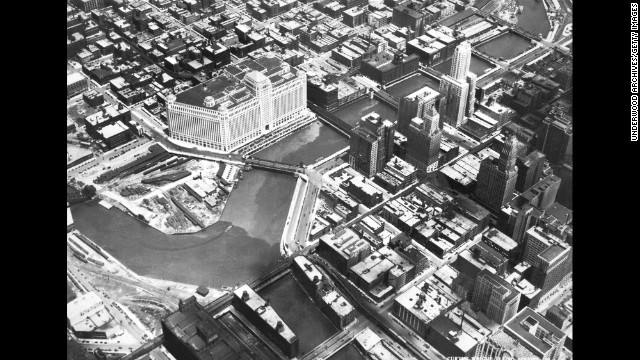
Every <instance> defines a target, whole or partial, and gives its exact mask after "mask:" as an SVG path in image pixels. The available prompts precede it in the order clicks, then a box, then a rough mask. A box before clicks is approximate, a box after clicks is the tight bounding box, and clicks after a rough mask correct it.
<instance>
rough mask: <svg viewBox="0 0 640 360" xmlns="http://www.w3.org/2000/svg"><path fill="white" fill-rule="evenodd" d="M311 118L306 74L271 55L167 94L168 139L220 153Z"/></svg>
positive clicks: (250, 60)
mask: <svg viewBox="0 0 640 360" xmlns="http://www.w3.org/2000/svg"><path fill="white" fill-rule="evenodd" d="M311 116H312V115H311V114H310V112H309V111H308V110H307V80H306V74H305V73H304V72H303V71H300V70H295V69H292V68H291V67H290V65H289V64H287V63H285V62H283V61H281V60H279V59H277V58H275V57H266V56H265V57H263V58H259V59H256V60H252V59H247V60H244V61H241V62H240V63H237V64H234V65H231V66H228V67H227V68H225V70H224V74H222V75H220V76H218V77H216V78H214V79H212V80H210V81H208V82H206V83H203V84H200V85H198V86H196V87H193V88H191V89H189V90H186V91H184V92H182V93H180V94H178V95H177V96H168V97H167V118H168V122H169V130H170V134H171V137H173V138H174V139H177V140H182V141H186V142H189V143H193V144H196V145H199V146H204V147H208V148H211V149H214V150H217V151H220V152H231V151H233V150H236V149H238V148H239V147H241V146H243V145H245V144H247V143H249V142H251V141H253V140H255V139H257V138H259V137H261V136H263V135H266V134H269V133H274V132H277V131H280V130H286V129H287V128H291V127H297V126H301V124H304V123H306V122H308V121H310V119H311Z"/></svg>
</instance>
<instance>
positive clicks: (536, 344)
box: [504, 307, 567, 360]
mask: <svg viewBox="0 0 640 360" xmlns="http://www.w3.org/2000/svg"><path fill="white" fill-rule="evenodd" d="M504 331H505V332H506V333H507V334H509V335H511V336H513V337H514V338H516V339H518V340H520V343H521V344H522V345H524V347H526V348H527V350H529V351H531V352H532V353H533V354H534V355H535V356H536V357H538V358H540V359H542V360H557V359H558V358H559V357H560V354H561V353H562V347H563V345H564V342H565V340H566V338H567V334H565V333H563V332H562V330H560V329H558V328H557V327H556V326H554V325H553V324H552V323H551V322H549V320H547V319H545V318H543V317H542V315H540V314H538V313H536V312H535V311H533V310H531V308H529V307H525V308H524V309H522V310H520V312H519V313H518V314H517V315H516V316H515V317H514V318H513V319H511V320H510V321H509V322H508V323H507V324H506V325H505V326H504Z"/></svg>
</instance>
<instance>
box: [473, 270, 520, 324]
mask: <svg viewBox="0 0 640 360" xmlns="http://www.w3.org/2000/svg"><path fill="white" fill-rule="evenodd" d="M472 301H473V303H474V304H475V305H477V306H478V307H480V310H482V311H483V312H484V313H485V314H486V315H487V317H488V318H489V319H491V320H493V321H495V322H497V323H498V324H500V325H502V324H504V323H505V322H507V321H508V320H509V319H511V318H512V317H513V316H514V315H515V314H516V312H517V311H518V304H519V303H520V293H519V292H518V291H517V290H516V289H514V288H513V286H511V285H510V284H509V283H507V282H506V281H505V280H504V279H502V278H501V277H499V276H497V275H495V274H492V273H490V272H489V271H487V270H482V271H480V273H479V274H478V277H477V279H476V281H475V285H474V287H473V295H472Z"/></svg>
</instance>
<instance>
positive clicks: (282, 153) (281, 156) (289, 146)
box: [253, 120, 349, 165]
mask: <svg viewBox="0 0 640 360" xmlns="http://www.w3.org/2000/svg"><path fill="white" fill-rule="evenodd" d="M347 146H349V140H348V139H347V138H346V137H345V136H343V135H342V134H341V133H339V132H337V131H335V130H334V129H332V128H331V127H329V126H327V125H325V124H323V123H321V122H320V121H319V120H318V121H315V122H313V123H311V124H309V125H307V126H305V127H304V128H302V129H300V130H298V131H297V132H295V133H293V134H291V135H289V136H287V137H285V138H284V139H282V140H280V141H278V142H277V143H276V144H274V145H272V146H270V147H268V148H266V149H264V150H262V151H259V152H257V153H255V154H253V156H255V157H258V158H261V159H266V160H273V161H282V162H286V163H290V164H299V163H300V162H303V163H304V164H305V165H309V164H312V163H314V162H315V161H316V160H317V159H318V158H320V157H326V156H329V155H332V154H334V153H335V152H336V151H338V150H341V149H344V148H345V147H347Z"/></svg>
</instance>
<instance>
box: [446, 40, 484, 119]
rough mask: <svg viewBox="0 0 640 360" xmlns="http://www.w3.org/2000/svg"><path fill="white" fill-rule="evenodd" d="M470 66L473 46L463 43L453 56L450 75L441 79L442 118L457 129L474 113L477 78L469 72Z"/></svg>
mask: <svg viewBox="0 0 640 360" xmlns="http://www.w3.org/2000/svg"><path fill="white" fill-rule="evenodd" d="M470 65H471V45H470V44H469V43H468V42H467V41H463V42H462V43H460V45H458V46H457V47H456V50H455V52H454V54H453V59H452V60H451V71H450V73H449V75H444V76H443V77H442V79H440V93H441V94H443V95H444V99H443V103H442V104H441V105H440V116H442V120H443V121H445V122H447V123H449V124H450V125H451V126H454V127H456V128H457V127H459V126H460V125H462V124H464V117H465V116H471V114H473V111H474V106H473V103H474V101H475V96H476V80H477V76H476V75H475V74H473V73H471V72H469V66H470Z"/></svg>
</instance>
